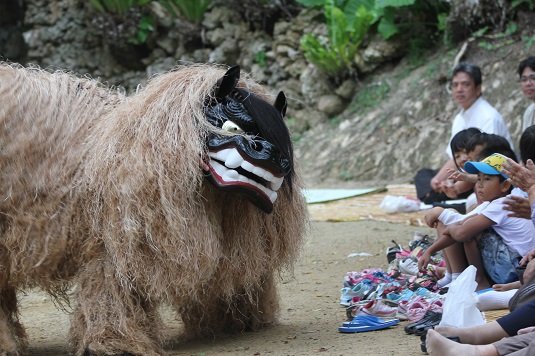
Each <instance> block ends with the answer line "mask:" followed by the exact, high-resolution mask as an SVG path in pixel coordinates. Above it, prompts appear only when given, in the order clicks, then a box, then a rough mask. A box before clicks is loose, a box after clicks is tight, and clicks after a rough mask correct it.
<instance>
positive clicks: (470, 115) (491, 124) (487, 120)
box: [446, 97, 514, 159]
mask: <svg viewBox="0 0 535 356" xmlns="http://www.w3.org/2000/svg"><path fill="white" fill-rule="evenodd" d="M470 127H476V128H478V129H480V130H481V131H483V132H485V133H488V134H495V135H500V136H503V137H505V138H506V139H507V141H509V144H510V145H511V149H513V147H514V145H513V141H512V140H511V135H510V134H509V129H508V128H507V125H506V124H505V121H503V118H502V116H501V115H500V113H499V112H498V111H497V110H496V109H494V108H493V107H492V106H491V105H490V104H489V103H488V102H487V101H486V100H485V99H483V98H482V97H479V98H477V100H476V101H475V102H474V103H473V104H472V106H470V107H469V108H468V110H464V109H462V110H461V112H460V113H458V114H457V115H456V116H455V118H454V119H453V123H452V125H451V138H450V141H449V142H448V147H446V154H447V155H448V156H449V157H450V158H451V159H453V154H452V152H451V147H450V142H451V139H452V138H453V136H455V135H456V134H457V133H458V132H459V131H462V130H465V129H468V128H470Z"/></svg>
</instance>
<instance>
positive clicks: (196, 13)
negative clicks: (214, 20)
mask: <svg viewBox="0 0 535 356" xmlns="http://www.w3.org/2000/svg"><path fill="white" fill-rule="evenodd" d="M159 1H160V3H161V4H162V5H163V6H164V7H165V8H166V9H167V11H169V12H170V13H171V14H172V15H173V16H175V17H179V16H180V15H182V16H183V17H184V18H185V19H186V20H188V21H190V22H193V23H197V24H198V23H200V22H201V21H202V19H203V18H204V13H205V12H206V10H207V9H208V6H210V4H211V3H212V0H159Z"/></svg>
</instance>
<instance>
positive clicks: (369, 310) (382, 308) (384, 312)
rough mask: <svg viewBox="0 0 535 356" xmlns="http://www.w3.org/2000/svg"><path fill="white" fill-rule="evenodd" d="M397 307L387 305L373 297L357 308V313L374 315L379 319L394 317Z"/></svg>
mask: <svg viewBox="0 0 535 356" xmlns="http://www.w3.org/2000/svg"><path fill="white" fill-rule="evenodd" d="M397 310H398V308H395V307H389V306H388V305H386V304H384V303H383V302H382V301H381V300H380V299H375V300H372V301H371V302H369V303H368V304H366V305H364V306H362V307H360V308H359V309H358V310H357V315H374V316H376V317H379V318H381V319H385V320H386V319H395V318H396V314H397Z"/></svg>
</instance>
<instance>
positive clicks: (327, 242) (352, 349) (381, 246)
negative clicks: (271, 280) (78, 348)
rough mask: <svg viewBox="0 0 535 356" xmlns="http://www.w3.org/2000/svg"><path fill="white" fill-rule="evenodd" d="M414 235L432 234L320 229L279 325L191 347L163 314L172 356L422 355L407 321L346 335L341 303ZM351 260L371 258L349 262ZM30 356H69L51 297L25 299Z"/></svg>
mask: <svg viewBox="0 0 535 356" xmlns="http://www.w3.org/2000/svg"><path fill="white" fill-rule="evenodd" d="M414 231H422V232H425V233H431V232H432V231H431V230H430V229H428V228H426V227H419V226H410V225H407V224H401V223H390V222H384V221H382V222H381V221H372V220H362V221H355V222H314V223H312V225H311V231H310V233H309V235H308V238H307V242H306V244H305V247H304V250H303V252H302V254H301V257H300V259H299V260H298V262H297V263H296V266H295V271H294V274H293V277H292V276H290V275H286V276H283V278H282V280H281V282H280V296H281V306H282V307H281V313H280V322H279V324H278V325H276V326H274V327H271V328H269V329H266V330H262V331H259V332H248V333H243V334H240V335H234V336H228V337H223V338H218V339H216V340H201V341H185V340H181V339H180V331H181V326H180V324H179V323H178V322H177V321H175V320H174V315H173V314H172V313H170V312H167V311H166V310H164V311H163V314H164V318H165V320H166V323H167V325H168V327H169V328H168V330H167V333H168V335H169V339H170V341H169V344H168V345H167V347H166V350H167V351H168V352H169V354H170V355H196V356H199V355H222V354H228V355H314V354H321V355H422V354H423V353H422V352H421V351H420V346H419V345H420V341H419V338H418V337H416V336H412V335H407V334H405V332H404V331H403V326H404V325H406V322H402V323H401V324H399V325H398V326H396V327H395V328H392V329H389V330H380V331H372V332H366V333H359V334H343V333H339V332H338V326H339V325H340V324H341V323H342V322H343V321H345V309H344V307H343V306H341V305H340V304H339V298H340V288H341V286H342V279H343V276H344V275H345V273H346V272H348V271H352V270H353V271H361V270H363V269H366V268H370V267H374V268H378V267H381V268H386V265H387V260H386V256H385V250H386V248H387V247H388V246H391V245H392V243H391V240H392V239H395V240H396V241H397V242H398V243H401V244H402V245H404V246H408V242H409V241H410V240H411V239H412V236H413V233H414ZM350 254H370V255H371V256H366V255H361V256H355V257H349V255H350ZM21 311H22V321H23V323H24V325H25V327H26V328H27V332H28V335H29V341H30V349H29V352H28V354H30V355H67V354H68V353H67V332H68V327H69V316H68V315H67V314H65V313H64V312H61V311H59V310H57V309H56V308H55V307H54V304H53V303H52V302H51V300H50V298H48V297H47V296H46V295H44V294H42V293H41V292H32V293H28V294H27V295H25V296H24V297H23V298H22V300H21Z"/></svg>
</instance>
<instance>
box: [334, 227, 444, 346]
mask: <svg viewBox="0 0 535 356" xmlns="http://www.w3.org/2000/svg"><path fill="white" fill-rule="evenodd" d="M416 235H417V234H415V237H414V239H413V240H412V241H411V243H410V244H409V246H410V247H409V248H410V249H409V250H405V249H404V248H403V247H402V246H401V245H400V244H398V243H396V241H394V240H392V242H393V244H394V246H392V247H389V248H387V250H386V255H387V261H388V268H387V270H386V271H383V270H382V269H381V268H377V269H366V270H363V271H361V272H355V271H352V272H347V273H346V275H345V276H344V279H343V287H342V289H341V296H340V304H341V305H343V306H345V307H346V315H347V320H348V321H347V322H344V323H343V325H342V326H341V327H339V328H338V330H339V331H340V332H344V333H357V332H362V331H372V330H381V329H386V328H388V327H391V326H394V325H397V324H399V322H400V321H408V322H409V324H408V325H407V326H406V327H405V331H406V332H407V333H408V334H414V335H417V336H425V335H426V333H427V330H429V329H430V328H432V327H434V326H436V325H438V323H440V319H441V317H442V307H443V302H444V297H445V296H444V294H445V293H446V292H447V289H444V288H440V286H439V285H438V284H437V281H438V279H439V277H438V276H437V274H436V269H435V267H436V266H441V265H442V266H443V264H444V262H443V260H442V257H441V256H440V255H435V256H433V261H432V264H431V268H429V269H428V270H427V271H426V272H425V273H422V272H420V271H418V265H417V260H418V257H420V256H421V254H422V253H423V252H424V251H425V250H426V249H427V248H428V247H429V246H430V245H431V244H432V240H431V239H430V238H429V236H427V235H420V234H418V236H416Z"/></svg>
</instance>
